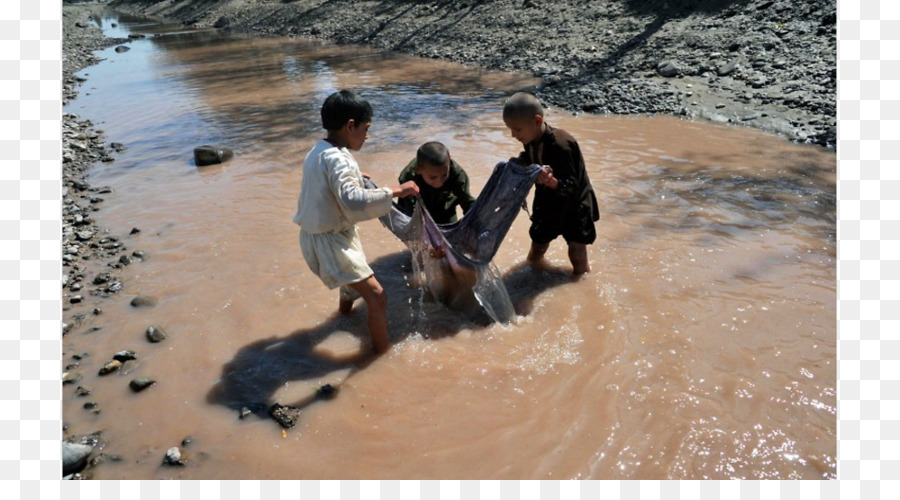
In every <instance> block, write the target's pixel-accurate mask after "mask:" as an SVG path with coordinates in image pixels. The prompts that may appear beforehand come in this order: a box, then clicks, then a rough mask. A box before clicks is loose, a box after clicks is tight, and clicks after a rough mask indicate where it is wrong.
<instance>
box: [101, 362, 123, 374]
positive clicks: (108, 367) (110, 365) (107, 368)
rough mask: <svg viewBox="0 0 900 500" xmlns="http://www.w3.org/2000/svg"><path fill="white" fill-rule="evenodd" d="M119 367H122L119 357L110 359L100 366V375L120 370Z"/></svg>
mask: <svg viewBox="0 0 900 500" xmlns="http://www.w3.org/2000/svg"><path fill="white" fill-rule="evenodd" d="M119 368H122V362H121V361H119V360H118V359H113V360H111V361H108V362H107V363H106V364H105V365H103V367H102V368H100V372H99V374H100V375H108V374H110V373H112V372H114V371H116V370H118V369H119Z"/></svg>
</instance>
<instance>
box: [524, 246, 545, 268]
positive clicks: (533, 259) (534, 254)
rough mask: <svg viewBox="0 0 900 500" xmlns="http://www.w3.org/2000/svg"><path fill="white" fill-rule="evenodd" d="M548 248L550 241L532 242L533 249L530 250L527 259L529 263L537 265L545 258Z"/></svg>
mask: <svg viewBox="0 0 900 500" xmlns="http://www.w3.org/2000/svg"><path fill="white" fill-rule="evenodd" d="M548 248H550V243H535V242H531V250H529V251H528V257H526V258H525V259H526V260H527V261H528V263H529V264H531V265H535V264H537V263H538V262H540V261H542V260H544V254H545V253H547V249H548Z"/></svg>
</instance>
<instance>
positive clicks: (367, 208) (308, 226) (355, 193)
mask: <svg viewBox="0 0 900 500" xmlns="http://www.w3.org/2000/svg"><path fill="white" fill-rule="evenodd" d="M391 198H392V193H391V189H390V188H377V189H367V188H366V187H365V185H364V183H363V176H362V173H361V172H360V170H359V165H357V163H356V160H355V159H354V158H353V155H351V154H350V151H348V150H347V149H346V148H339V147H336V146H334V145H332V144H331V143H329V142H328V141H326V140H320V141H319V142H317V143H316V145H315V146H314V147H313V149H312V150H310V152H309V154H307V155H306V160H305V161H304V162H303V180H302V182H301V186H300V197H299V199H298V200H297V214H296V215H294V222H295V223H297V224H299V225H300V228H301V230H302V231H303V232H304V233H307V234H320V233H327V232H336V231H343V230H346V229H348V228H350V227H353V226H354V225H355V224H356V223H357V222H360V221H364V220H368V219H374V218H376V217H380V216H382V215H384V214H386V213H388V212H389V211H390V209H391Z"/></svg>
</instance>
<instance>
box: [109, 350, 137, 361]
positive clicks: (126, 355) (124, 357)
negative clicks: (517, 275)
mask: <svg viewBox="0 0 900 500" xmlns="http://www.w3.org/2000/svg"><path fill="white" fill-rule="evenodd" d="M113 359H117V360H119V361H121V362H123V363H124V362H126V361H128V360H129V359H137V353H135V352H134V351H119V352H117V353H115V354H113Z"/></svg>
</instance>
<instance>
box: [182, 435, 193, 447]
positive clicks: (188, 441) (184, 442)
mask: <svg viewBox="0 0 900 500" xmlns="http://www.w3.org/2000/svg"><path fill="white" fill-rule="evenodd" d="M193 442H194V438H193V437H192V436H187V437H185V438H184V439H182V440H181V446H189V445H190V444H191V443H193Z"/></svg>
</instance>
